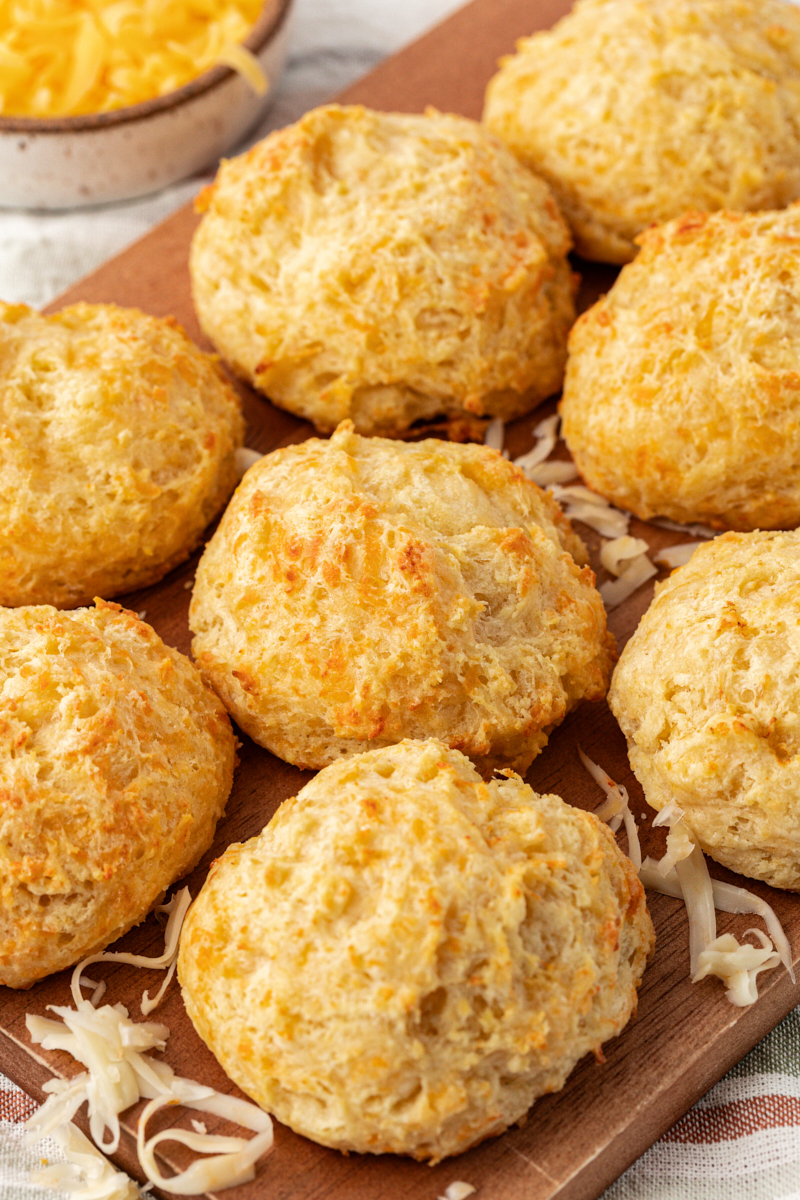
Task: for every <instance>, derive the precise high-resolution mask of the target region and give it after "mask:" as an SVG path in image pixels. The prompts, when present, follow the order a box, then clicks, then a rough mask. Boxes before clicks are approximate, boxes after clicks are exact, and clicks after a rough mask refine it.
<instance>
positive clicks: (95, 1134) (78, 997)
mask: <svg viewBox="0 0 800 1200" xmlns="http://www.w3.org/2000/svg"><path fill="white" fill-rule="evenodd" d="M189 901H190V897H189V893H188V889H184V890H183V891H182V892H179V893H177V895H176V896H175V897H174V898H173V900H172V901H171V902H170V903H169V904H167V905H164V906H163V911H165V912H167V913H168V914H169V921H168V923H167V929H166V933H165V950H164V953H163V954H162V955H160V956H159V957H158V958H147V957H144V956H142V955H132V954H124V953H102V954H95V955H92V956H91V957H90V958H88V959H85V960H84V961H83V962H82V963H79V964H78V966H77V967H76V968H75V971H74V972H73V977H72V996H73V1000H74V1001H75V1006H74V1008H69V1007H67V1006H65V1005H50V1006H49V1007H50V1011H51V1012H53V1013H55V1015H56V1016H57V1017H60V1018H61V1020H60V1021H53V1020H50V1019H49V1018H46V1017H40V1016H37V1015H34V1014H31V1013H29V1014H27V1016H26V1018H25V1019H26V1024H27V1027H28V1032H29V1034H30V1037H31V1040H32V1041H33V1042H36V1043H37V1044H39V1045H41V1046H43V1047H44V1049H45V1050H65V1051H67V1053H69V1054H71V1055H72V1057H73V1058H74V1059H76V1060H77V1061H78V1062H80V1063H82V1064H83V1066H84V1067H86V1068H87V1069H86V1071H84V1072H82V1073H81V1074H79V1075H77V1076H75V1077H74V1078H72V1079H51V1080H49V1081H48V1083H46V1084H45V1085H44V1091H45V1092H47V1093H48V1098H47V1100H46V1101H45V1103H44V1104H43V1105H42V1107H41V1108H40V1109H39V1110H38V1111H37V1112H36V1113H34V1115H33V1116H32V1117H31V1118H30V1120H29V1121H28V1122H27V1127H28V1141H29V1142H35V1141H38V1140H39V1139H40V1138H42V1137H44V1136H45V1134H48V1133H52V1134H54V1135H56V1136H57V1137H59V1138H60V1139H65V1140H66V1141H67V1143H68V1144H73V1143H74V1135H73V1133H72V1131H71V1128H70V1126H69V1122H71V1120H72V1118H73V1117H74V1115H75V1113H76V1112H77V1111H78V1109H79V1108H80V1107H81V1105H82V1104H84V1103H86V1104H87V1106H88V1112H89V1129H90V1132H91V1135H92V1138H93V1139H94V1141H95V1142H96V1143H97V1145H98V1146H99V1147H100V1148H101V1149H102V1150H105V1151H106V1152H107V1153H109V1154H113V1153H114V1151H115V1150H116V1149H117V1147H118V1146H119V1139H120V1122H119V1115H120V1113H122V1112H124V1111H125V1109H127V1108H130V1107H131V1105H133V1104H135V1103H137V1101H138V1100H140V1099H146V1100H149V1101H150V1103H149V1104H147V1105H146V1106H145V1109H144V1111H143V1113H142V1115H141V1117H140V1118H139V1125H138V1130H137V1148H138V1152H139V1159H140V1162H141V1165H142V1168H143V1170H144V1172H145V1174H146V1175H147V1177H148V1179H149V1180H150V1182H151V1183H155V1184H158V1185H159V1186H161V1187H164V1188H167V1189H168V1190H169V1191H170V1192H172V1193H174V1194H175V1195H182V1196H186V1195H195V1194H197V1193H200V1192H206V1191H209V1190H211V1189H221V1188H225V1187H232V1186H234V1185H235V1184H238V1183H245V1182H247V1181H248V1180H250V1179H253V1178H254V1176H255V1163H256V1161H257V1159H258V1158H260V1157H261V1155H262V1154H264V1153H266V1151H267V1150H269V1149H270V1147H271V1146H272V1142H273V1132H272V1121H271V1119H270V1117H269V1116H268V1114H267V1113H265V1112H263V1110H262V1109H260V1108H258V1107H257V1106H256V1105H254V1104H250V1103H249V1102H248V1101H246V1100H239V1099H237V1098H236V1097H234V1096H227V1095H223V1094H222V1093H220V1092H216V1091H215V1090H214V1089H213V1088H210V1087H206V1086H204V1085H203V1084H199V1083H195V1082H194V1081H193V1080H191V1079H185V1078H183V1077H182V1076H180V1075H176V1074H175V1072H174V1071H173V1070H172V1068H171V1067H170V1066H168V1065H167V1063H165V1062H161V1061H159V1060H158V1059H155V1058H151V1057H150V1056H149V1054H148V1053H147V1051H149V1050H163V1049H164V1047H165V1046H166V1042H167V1038H168V1037H169V1030H168V1029H167V1027H166V1026H165V1025H159V1024H156V1023H155V1022H144V1021H140V1022H133V1021H131V1020H130V1018H129V1015H128V1011H127V1009H126V1008H125V1007H124V1006H123V1005H122V1004H114V1005H109V1004H104V1005H99V1006H97V1007H96V1004H97V1000H98V999H99V994H100V990H101V989H100V986H99V985H96V984H94V983H93V982H90V981H89V980H88V979H86V978H84V977H83V971H84V969H85V968H86V966H87V965H88V964H89V963H91V962H98V961H99V962H103V961H117V962H127V963H131V964H133V965H135V966H145V967H151V968H152V967H159V968H165V967H166V968H168V969H171V968H172V967H174V963H175V959H176V958H177V949H178V937H179V934H180V927H181V925H182V923H183V918H184V916H185V913H186V909H187V907H188V904H189ZM168 978H169V976H168ZM82 985H84V986H91V987H93V988H94V989H95V991H94V994H93V996H92V999H91V1000H86V999H84V997H83V996H82V994H81V986H82ZM162 994H163V988H161V989H160V990H159V994H158V996H157V997H156V998H154V999H153V1000H151V999H150V998H149V997H148V995H147V993H145V995H144V997H143V999H142V1008H143V1011H146V1009H145V1005H149V1006H150V1007H153V1006H154V1005H155V1004H156V1003H157V1002H158V999H160V997H161V995H162ZM174 1104H180V1105H184V1106H186V1107H189V1108H193V1109H198V1110H200V1111H201V1112H211V1113H215V1114H217V1115H218V1116H222V1117H225V1118H227V1119H228V1120H230V1121H233V1122H235V1123H236V1124H238V1125H240V1126H242V1127H243V1128H244V1129H249V1130H251V1131H252V1132H254V1133H255V1135H256V1136H255V1137H253V1138H250V1139H246V1138H240V1137H219V1136H217V1135H212V1134H207V1133H205V1132H204V1131H203V1129H202V1128H198V1123H196V1124H195V1129H194V1131H190V1130H183V1129H169V1130H163V1131H162V1132H160V1133H157V1134H155V1135H154V1136H153V1137H151V1138H147V1137H146V1129H147V1122H148V1121H149V1119H150V1117H151V1116H152V1115H153V1113H154V1112H156V1111H157V1110H158V1109H159V1108H162V1107H163V1106H164V1105H174ZM166 1140H172V1141H178V1142H181V1143H183V1144H184V1145H186V1146H188V1147H189V1148H190V1149H192V1150H197V1151H200V1152H202V1153H205V1154H210V1155H211V1157H210V1158H205V1159H202V1160H199V1161H195V1162H193V1163H191V1164H190V1165H189V1166H188V1167H187V1168H186V1169H185V1170H184V1171H181V1172H180V1173H179V1174H177V1175H174V1176H170V1177H169V1178H167V1177H165V1176H163V1175H162V1174H161V1172H160V1171H159V1169H158V1165H157V1164H156V1160H155V1150H156V1147H157V1146H158V1145H159V1144H160V1143H161V1142H163V1141H166ZM95 1169H96V1168H95ZM61 1174H63V1172H61ZM119 1197H123V1198H124V1200H127V1197H126V1196H125V1193H124V1192H120V1193H119ZM96 1200H118V1197H117V1195H116V1194H115V1193H109V1194H108V1196H106V1193H105V1192H102V1191H100V1192H98V1194H97V1197H96Z"/></svg>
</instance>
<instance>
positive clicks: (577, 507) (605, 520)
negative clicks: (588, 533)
mask: <svg viewBox="0 0 800 1200" xmlns="http://www.w3.org/2000/svg"><path fill="white" fill-rule="evenodd" d="M548 491H549V492H550V493H551V494H552V496H553V498H554V499H556V500H557V501H558V502H559V504H560V505H561V507H562V508H563V509H564V512H565V513H566V515H567V516H568V517H569V518H570V519H571V520H575V521H583V523H584V525H588V526H589V528H590V529H594V530H595V531H596V532H597V533H600V534H602V535H603V537H610V538H618V537H622V535H623V534H625V533H627V532H628V525H629V524H630V519H631V518H630V513H624V512H620V510H619V509H618V508H614V507H613V506H612V505H610V504H609V503H608V501H607V500H604V499H603V497H602V496H598V494H597V492H593V491H591V490H590V489H589V488H587V487H584V486H583V485H582V484H574V485H572V486H571V487H561V486H559V485H558V484H551V486H550V487H549V488H548Z"/></svg>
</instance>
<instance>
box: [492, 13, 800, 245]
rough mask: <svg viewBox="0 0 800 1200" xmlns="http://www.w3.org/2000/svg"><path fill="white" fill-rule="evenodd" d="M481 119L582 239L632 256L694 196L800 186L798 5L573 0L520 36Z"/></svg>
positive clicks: (739, 205)
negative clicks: (552, 20) (639, 239)
mask: <svg viewBox="0 0 800 1200" xmlns="http://www.w3.org/2000/svg"><path fill="white" fill-rule="evenodd" d="M484 120H485V121H486V123H487V124H488V126H489V128H490V129H493V130H494V132H495V133H497V134H499V136H500V137H502V138H503V139H504V140H505V141H506V142H507V143H508V145H509V146H511V148H512V150H514V152H515V153H516V154H517V155H518V156H519V158H520V159H521V160H522V161H523V162H525V163H527V164H528V165H529V166H530V167H532V169H533V170H534V171H536V172H538V173H539V174H541V175H542V176H543V177H544V178H545V179H546V180H547V181H548V182H549V183H550V185H551V187H552V188H553V191H554V193H555V196H556V199H557V200H558V203H559V206H560V208H561V210H562V212H563V213H564V215H565V216H566V217H567V220H568V221H569V223H570V225H571V227H572V231H573V234H574V236H575V242H576V247H577V250H578V252H579V253H580V254H583V255H584V256H585V257H587V258H594V259H600V260H601V261H604V262H613V263H623V262H628V261H630V259H632V258H633V256H634V255H635V253H636V247H635V245H634V239H635V237H636V235H637V234H638V233H640V232H641V231H642V230H643V229H646V228H647V226H648V225H651V224H653V223H654V222H663V221H667V220H669V219H670V218H672V217H676V216H678V214H679V213H681V212H683V211H684V210H686V209H689V208H697V209H702V210H706V211H714V210H716V209H722V208H728V209H734V210H737V211H753V210H756V209H765V208H782V207H784V205H786V204H788V203H789V202H790V201H792V200H796V199H797V198H798V197H799V196H800V12H798V10H797V8H796V6H795V5H794V4H791V3H788V0H579V3H577V4H576V5H575V8H574V9H573V11H572V12H571V13H570V14H569V15H568V16H567V17H565V18H564V19H563V20H562V21H560V22H559V23H558V24H557V25H556V26H554V28H553V29H550V30H548V31H546V32H543V33H536V34H534V35H533V37H530V38H523V39H522V40H521V41H520V42H519V43H518V49H517V53H516V54H515V55H512V56H510V57H508V58H506V59H503V60H501V68H500V72H499V74H497V75H496V76H495V77H494V79H493V80H492V81H491V83H490V84H489V88H488V91H487V97H486V108H485V112H484Z"/></svg>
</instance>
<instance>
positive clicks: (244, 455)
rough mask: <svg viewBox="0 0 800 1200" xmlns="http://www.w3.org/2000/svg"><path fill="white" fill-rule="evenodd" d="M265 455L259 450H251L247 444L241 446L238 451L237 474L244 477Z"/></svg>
mask: <svg viewBox="0 0 800 1200" xmlns="http://www.w3.org/2000/svg"><path fill="white" fill-rule="evenodd" d="M263 457H264V455H263V454H262V453H261V452H260V451H259V450H250V449H248V447H247V446H240V447H239V449H238V450H237V451H236V474H237V475H238V476H239V478H240V479H242V478H243V477H244V475H245V472H246V471H249V470H250V468H251V467H252V465H253V463H257V462H258V460H259V459H260V458H263Z"/></svg>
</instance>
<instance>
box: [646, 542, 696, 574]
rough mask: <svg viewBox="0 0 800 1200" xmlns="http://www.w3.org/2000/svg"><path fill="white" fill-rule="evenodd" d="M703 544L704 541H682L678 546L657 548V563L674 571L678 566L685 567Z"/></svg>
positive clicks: (655, 557) (655, 555)
mask: <svg viewBox="0 0 800 1200" xmlns="http://www.w3.org/2000/svg"><path fill="white" fill-rule="evenodd" d="M702 544H703V543H702V542H680V543H679V544H678V545H677V546H667V548H666V549H665V550H657V551H656V553H655V554H654V555H653V558H654V559H655V561H656V562H657V563H659V564H661V565H662V566H665V567H669V568H670V569H671V570H673V571H674V570H675V568H676V567H685V566H686V564H687V562H688V561H689V559H690V558H691V557H692V555H693V554H694V552H695V550H696V549H697V547H698V546H702Z"/></svg>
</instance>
